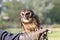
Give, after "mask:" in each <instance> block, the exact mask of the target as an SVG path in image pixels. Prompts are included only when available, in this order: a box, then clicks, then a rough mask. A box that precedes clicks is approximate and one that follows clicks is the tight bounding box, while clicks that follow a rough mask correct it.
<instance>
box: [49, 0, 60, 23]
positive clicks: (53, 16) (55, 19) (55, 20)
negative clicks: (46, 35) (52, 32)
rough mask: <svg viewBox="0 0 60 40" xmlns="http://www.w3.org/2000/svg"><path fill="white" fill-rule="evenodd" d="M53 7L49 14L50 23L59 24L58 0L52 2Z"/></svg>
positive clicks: (59, 4)
mask: <svg viewBox="0 0 60 40" xmlns="http://www.w3.org/2000/svg"><path fill="white" fill-rule="evenodd" d="M54 4H55V7H54V9H53V10H52V11H51V13H50V18H51V20H52V23H58V24H60V0H55V1H54Z"/></svg>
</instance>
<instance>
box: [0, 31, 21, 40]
mask: <svg viewBox="0 0 60 40" xmlns="http://www.w3.org/2000/svg"><path fill="white" fill-rule="evenodd" d="M19 36H20V33H18V34H13V33H8V32H7V31H3V30H0V40H19Z"/></svg>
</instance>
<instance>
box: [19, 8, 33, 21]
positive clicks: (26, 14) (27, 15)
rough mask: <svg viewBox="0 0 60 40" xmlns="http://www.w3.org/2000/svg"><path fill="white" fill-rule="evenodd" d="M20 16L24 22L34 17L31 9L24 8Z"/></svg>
mask: <svg viewBox="0 0 60 40" xmlns="http://www.w3.org/2000/svg"><path fill="white" fill-rule="evenodd" d="M20 16H21V18H22V20H23V21H24V22H29V21H30V20H31V19H32V16H33V12H32V11H30V10H27V9H26V10H22V11H21V13H20Z"/></svg>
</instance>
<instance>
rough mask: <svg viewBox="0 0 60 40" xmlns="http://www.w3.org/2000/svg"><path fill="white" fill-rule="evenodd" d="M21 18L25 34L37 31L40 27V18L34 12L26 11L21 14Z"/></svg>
mask: <svg viewBox="0 0 60 40" xmlns="http://www.w3.org/2000/svg"><path fill="white" fill-rule="evenodd" d="M20 16H21V23H22V26H23V27H24V29H25V32H31V31H36V30H38V28H39V27H40V22H39V18H38V16H37V15H36V14H34V12H33V11H32V10H29V9H24V10H22V11H21V12H20Z"/></svg>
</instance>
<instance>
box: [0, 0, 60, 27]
mask: <svg viewBox="0 0 60 40" xmlns="http://www.w3.org/2000/svg"><path fill="white" fill-rule="evenodd" d="M0 4H2V7H1V8H2V11H1V17H0V19H1V20H0V25H2V28H7V27H9V28H10V27H20V26H21V25H20V23H21V22H20V15H19V13H20V11H21V10H22V9H31V10H33V11H34V13H36V14H37V15H38V16H39V20H40V22H41V23H42V24H54V23H60V21H59V20H60V18H59V17H60V15H59V14H60V11H59V10H60V0H12V1H11V0H6V2H0ZM3 12H4V13H3ZM4 15H5V16H7V17H9V20H7V21H6V20H3V17H4Z"/></svg>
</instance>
